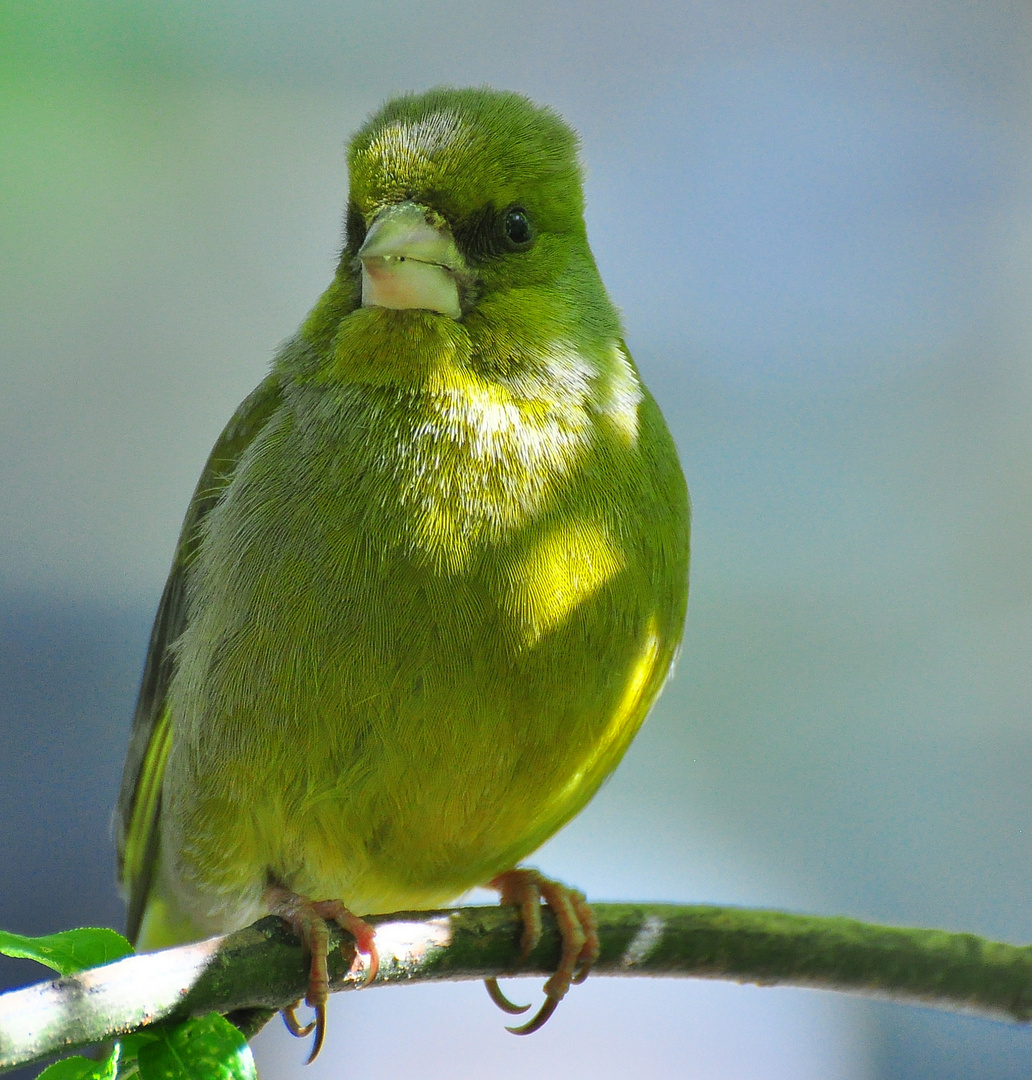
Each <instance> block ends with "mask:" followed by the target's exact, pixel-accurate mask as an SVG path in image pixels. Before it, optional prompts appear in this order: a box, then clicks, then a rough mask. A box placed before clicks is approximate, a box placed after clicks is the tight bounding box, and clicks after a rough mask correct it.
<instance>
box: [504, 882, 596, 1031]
mask: <svg viewBox="0 0 1032 1080" xmlns="http://www.w3.org/2000/svg"><path fill="white" fill-rule="evenodd" d="M488 887H489V888H492V889H497V890H498V891H499V893H501V902H502V903H503V904H513V905H515V906H516V907H518V908H519V909H520V916H521V917H522V919H523V935H522V937H521V938H520V958H521V959H523V960H526V958H527V957H528V956H529V955H530V954H531V952H532V951H533V949H534V946H535V945H537V943H538V941H539V940H540V939H541V903H542V901H544V903H546V904H547V905H548V906H549V907H550V908H551V909H552V913H553V914H554V915H555V919H556V922H557V923H558V925H559V934H560V937H561V938H562V954H561V955H560V958H559V967H558V968H557V969H556V972H555V974H554V975H552V977H551V978H550V979H549V980H548V982H546V983H545V1001H544V1004H543V1005H542V1006H541V1008H540V1009H538V1011H537V1013H535V1015H534V1017H533V1018H532V1019H530V1020H528V1021H527V1022H526V1023H525V1024H521V1025H519V1026H518V1027H511V1028H509V1029H508V1030H509V1031H511V1032H512V1033H513V1034H514V1035H530V1034H531V1032H534V1031H537V1030H538V1028H540V1027H542V1026H543V1025H544V1023H545V1021H546V1020H548V1018H549V1017H550V1016H551V1015H552V1013H554V1012H555V1009H556V1006H557V1005H558V1004H559V1002H560V1001H562V999H563V998H564V997H565V996H566V992H567V990H569V989H570V984H571V983H575V982H577V983H579V982H583V981H584V980H585V979H586V978H587V977H588V972H589V971H591V966H592V964H594V963H595V961H596V960H597V959H598V954H599V941H598V923H597V921H596V919H595V913H594V912H593V911H592V910H591V905H590V904H589V903H588V902H587V900H586V899H585V897H584V894H583V893H582V892H578V891H577V890H576V889H571V888H569V886H567V885H563V884H562V883H561V882H558V881H553V880H552V879H551V878H546V877H545V876H544V875H543V874H541V873H540V872H539V871H537V870H532V869H530V868H526V867H518V868H516V869H515V870H507V871H506V872H505V873H504V874H499V875H498V876H497V877H496V878H493V879H492V880H491V881H489V882H488ZM484 983H485V985H486V986H487V992H488V993H489V994H490V995H491V1000H492V1001H493V1002H494V1003H495V1004H496V1005H497V1006H498V1007H499V1008H500V1009H502V1010H503V1011H505V1012H507V1013H512V1014H516V1013H522V1012H526V1011H527V1009H528V1008H529V1007H530V1006H529V1005H514V1004H513V1003H512V1002H511V1001H509V999H508V998H507V997H506V996H505V995H504V994H503V993H502V991H501V990H500V989H499V986H498V980H497V979H485V980H484Z"/></svg>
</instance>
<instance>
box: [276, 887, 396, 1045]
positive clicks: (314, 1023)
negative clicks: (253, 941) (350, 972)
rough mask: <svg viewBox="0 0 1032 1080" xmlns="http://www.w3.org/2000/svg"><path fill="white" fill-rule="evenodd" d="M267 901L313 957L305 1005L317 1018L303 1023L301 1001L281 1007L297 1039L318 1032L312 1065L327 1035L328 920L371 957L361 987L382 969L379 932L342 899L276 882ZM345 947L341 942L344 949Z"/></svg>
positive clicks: (356, 948) (328, 980)
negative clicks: (305, 893)
mask: <svg viewBox="0 0 1032 1080" xmlns="http://www.w3.org/2000/svg"><path fill="white" fill-rule="evenodd" d="M265 902H266V904H267V905H268V908H269V911H270V912H271V913H272V914H273V915H278V916H279V917H280V918H281V919H283V920H285V921H286V923H287V924H288V925H289V926H290V928H291V929H292V930H293V931H294V933H296V934H297V935H298V937H300V938H301V943H302V945H303V946H304V949H305V952H307V953H308V955H309V957H310V959H309V968H308V991H307V993H306V994H305V1004H306V1005H308V1006H309V1007H310V1008H311V1009H313V1010H314V1011H315V1017H314V1018H313V1019H312V1020H311V1021H310V1022H309V1023H307V1024H304V1025H302V1024H300V1023H299V1022H298V1019H297V1007H298V1005H300V1004H301V1003H300V1002H299V1001H295V1002H294V1004H293V1005H289V1006H287V1008H285V1009H282V1010H280V1011H281V1013H282V1015H283V1022H284V1024H286V1026H287V1030H288V1031H289V1032H290V1034H291V1035H293V1036H295V1038H298V1039H302V1038H305V1037H307V1036H308V1035H311V1034H312V1032H315V1038H314V1039H313V1041H312V1052H311V1053H310V1054H309V1055H308V1061H307V1062H306V1064H309V1065H310V1064H311V1063H312V1062H313V1061H315V1059H316V1058H317V1057H318V1056H319V1051H320V1050H321V1049H322V1045H323V1040H324V1039H325V1037H326V1002H327V1000H328V999H329V996H330V978H329V971H328V969H327V958H328V956H329V947H330V928H329V925H328V922H330V921H332V922H335V923H336V924H337V925H338V926H339V927H340V928H341V929H342V930H346V931H347V932H348V933H349V934H351V935H352V936H353V937H354V939H355V952H356V953H361V954H362V955H364V956H367V957H368V964H367V965H366V970H365V976H364V978H363V979H362V982H361V984H360V989H361V988H362V987H366V986H368V985H369V984H370V983H371V982H372V981H373V979H375V978H376V973H377V971H378V970H379V968H380V954H379V953H378V952H377V949H376V942H375V941H374V937H375V934H376V931H375V930H374V928H373V927H372V926H370V924H369V923H367V922H366V921H365V920H364V919H360V918H359V917H358V916H357V915H354V914H352V913H351V912H350V911H349V910H348V909H347V908H346V907H345V906H344V904H343V903H341V901H339V900H309V899H307V898H306V897H304V896H299V895H298V894H297V893H294V892H291V891H290V890H289V889H287V888H284V887H283V886H280V885H274V886H271V887H270V888H269V889H268V890H267V891H266V893H265ZM344 947H345V945H344V943H343V942H342V943H341V948H342V949H343V948H344Z"/></svg>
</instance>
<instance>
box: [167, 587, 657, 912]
mask: <svg viewBox="0 0 1032 1080" xmlns="http://www.w3.org/2000/svg"><path fill="white" fill-rule="evenodd" d="M378 577H379V581H369V580H367V581H364V582H363V583H358V582H351V583H349V584H348V586H347V588H345V589H341V590H339V591H338V592H337V593H336V594H335V593H334V590H332V589H331V590H329V592H326V591H325V590H324V591H322V592H321V593H320V591H319V590H318V589H316V588H314V587H313V588H312V589H298V588H297V587H296V582H295V587H294V590H293V592H292V593H291V592H289V591H288V592H286V593H284V591H283V590H280V592H279V595H281V596H282V595H291V596H292V598H293V599H292V602H291V603H290V604H288V605H286V606H284V605H282V604H281V605H279V606H278V608H277V610H276V611H275V613H272V612H270V613H268V615H263V616H262V617H257V615H258V614H259V613H256V617H252V618H250V619H249V620H247V624H246V626H247V629H245V630H243V631H241V630H239V628H238V629H237V630H236V631H235V632H234V633H233V634H232V635H229V634H222V635H221V639H222V646H221V647H220V648H216V649H214V650H211V649H209V650H208V655H207V657H206V661H205V662H206V666H205V668H204V672H203V675H202V677H201V678H199V679H196V680H193V681H192V682H190V681H187V680H186V679H185V678H184V682H183V686H184V688H186V691H187V692H183V693H181V694H178V695H177V694H175V693H174V694H173V697H172V707H173V709H175V708H176V707H177V705H179V706H180V707H181V709H182V710H183V711H184V712H185V711H187V710H188V709H191V708H192V709H193V710H194V711H195V712H196V711H198V710H200V712H201V714H202V715H201V716H199V717H197V719H196V720H195V722H194V723H192V724H189V723H184V724H181V725H179V726H178V729H177V736H178V737H177V739H176V741H175V744H174V747H173V752H172V758H171V760H170V762H169V771H168V778H167V781H166V788H165V795H166V806H165V811H164V812H165V821H166V833H167V836H166V840H167V842H168V848H169V850H170V851H172V852H173V853H178V854H177V855H176V854H173V859H172V862H173V864H175V863H178V866H177V867H176V870H175V871H174V873H175V876H176V879H177V881H178V882H179V889H180V891H181V892H183V894H184V899H185V902H186V903H187V905H188V906H190V907H191V908H193V909H194V910H195V912H197V915H196V917H197V918H198V919H200V920H201V921H204V922H206V923H207V924H208V925H209V926H216V927H217V926H219V925H220V924H221V923H222V921H223V920H221V919H220V918H219V916H218V912H220V911H222V910H225V911H226V914H227V918H226V920H225V921H226V922H228V923H229V924H233V923H235V922H238V921H246V918H244V917H243V916H242V915H241V916H239V917H238V916H237V915H236V914H230V912H231V911H232V912H236V911H237V910H238V909H239V908H240V904H241V903H242V902H244V898H246V902H244V907H245V908H246V909H247V914H248V916H249V917H250V916H253V914H254V912H253V906H254V903H255V898H256V897H257V896H258V895H259V893H260V891H261V890H262V889H263V888H264V887H265V884H267V883H268V881H270V880H276V881H280V882H283V883H285V884H287V885H289V886H290V887H291V888H293V889H294V890H295V891H298V892H301V893H304V894H306V895H309V896H312V897H315V898H328V897H334V898H339V899H342V900H343V901H344V902H345V903H346V904H347V905H348V906H349V907H351V908H352V909H353V910H355V911H356V912H359V913H364V912H372V911H384V910H397V909H399V908H405V907H426V906H434V905H437V904H440V903H444V902H446V901H448V900H451V899H454V898H456V897H457V896H459V895H461V894H462V893H464V892H466V891H467V890H468V889H470V888H471V887H473V886H475V885H477V884H482V883H484V882H486V881H487V880H488V879H490V878H491V877H492V876H494V875H495V874H497V873H500V872H501V871H503V870H505V869H508V868H510V867H512V866H513V865H515V864H516V863H517V862H518V861H519V860H520V859H522V858H523V857H525V856H526V855H527V854H528V853H529V852H530V851H532V850H533V849H534V848H535V847H537V846H538V845H539V844H540V843H542V842H543V841H544V839H546V838H547V837H548V836H549V835H550V834H551V833H552V832H554V831H555V829H556V828H558V827H559V826H560V825H561V824H562V823H563V822H565V821H566V820H568V819H569V818H570V817H571V816H572V815H573V814H574V813H576V812H577V811H578V810H579V809H580V808H581V807H582V806H583V804H584V803H585V802H586V801H587V799H588V798H590V796H591V794H593V792H594V791H595V789H596V788H597V787H598V784H599V783H600V782H601V780H602V779H603V778H604V777H605V775H607V774H608V772H609V771H610V770H611V769H612V768H613V766H614V765H615V763H616V761H617V760H618V759H619V757H620V756H621V754H622V752H623V750H624V748H625V747H626V745H627V743H628V742H629V741H630V739H631V738H632V736H633V734H634V732H635V731H636V730H637V727H638V725H639V724H640V722H641V719H642V718H643V716H644V713H645V710H646V709H647V707H648V705H649V703H650V702H651V700H652V698H653V697H654V696H655V693H656V692H657V691H658V688H659V685H660V684H661V681H662V678H663V676H664V674H665V671H666V668H667V667H668V665H669V659H670V652H671V649H672V644H671V643H669V642H664V641H662V640H661V639H660V634H659V631H658V629H657V625H658V624H657V621H656V618H655V616H654V614H650V611H649V606H648V605H647V604H644V605H643V604H642V603H641V602H640V601H641V599H642V598H641V597H640V596H636V595H634V594H633V593H631V592H628V593H627V594H626V595H623V594H621V592H620V589H619V587H618V586H619V582H615V581H610V582H608V583H607V585H606V587H605V588H602V589H596V590H595V591H594V593H592V594H591V595H585V596H583V597H581V598H580V600H579V601H578V602H577V603H572V604H569V603H568V605H567V607H568V610H567V611H565V612H564V613H563V614H562V617H561V618H559V619H557V620H555V621H554V623H553V625H551V626H545V627H544V628H542V627H541V626H538V627H537V629H536V630H533V629H528V624H527V621H526V619H524V620H523V621H522V622H520V621H519V620H517V619H515V618H514V617H513V616H512V614H511V612H509V611H507V607H508V608H511V607H512V605H511V604H508V605H507V603H506V602H504V601H499V599H498V597H497V595H494V594H493V593H492V589H491V588H490V585H489V583H485V582H484V581H483V580H478V579H477V578H476V577H475V576H467V577H452V578H450V579H448V580H441V579H440V578H435V577H434V575H428V574H426V573H419V574H411V575H410V576H409V577H408V579H407V580H406V579H405V577H404V575H401V574H399V573H397V572H395V573H393V574H389V575H386V577H385V576H382V575H378ZM367 589H373V590H376V591H378V592H379V596H378V597H373V596H366V595H362V594H363V592H364V591H365V590H367ZM614 610H616V611H619V612H620V614H621V618H620V619H619V626H618V629H619V632H618V633H617V632H615V631H614V618H613V614H614ZM371 613H373V614H372V615H371ZM219 637H220V635H219V634H215V635H213V637H212V638H209V640H218V639H219ZM299 646H300V647H299ZM301 657H303V658H304V659H303V661H302V659H300V658H301ZM201 659H202V657H200V656H198V657H197V659H196V661H194V662H199V661H200V660H201ZM190 661H191V654H190V651H189V646H188V645H187V646H186V647H185V648H184V663H186V664H189V663H190ZM191 685H197V686H199V687H203V697H202V696H201V694H200V691H198V698H197V700H196V701H195V702H193V703H191V702H190V701H189V696H190V695H189V692H188V691H189V687H190V686H191ZM186 893H189V894H190V895H189V897H186V896H185V894H186ZM248 905H250V906H248ZM202 909H203V910H202Z"/></svg>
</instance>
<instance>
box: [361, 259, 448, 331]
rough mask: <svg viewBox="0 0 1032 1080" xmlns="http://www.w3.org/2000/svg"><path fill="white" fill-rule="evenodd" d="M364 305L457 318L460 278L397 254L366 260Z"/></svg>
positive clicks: (437, 267) (363, 283) (442, 267)
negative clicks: (438, 313)
mask: <svg viewBox="0 0 1032 1080" xmlns="http://www.w3.org/2000/svg"><path fill="white" fill-rule="evenodd" d="M362 306H363V307H385V308H396V309H401V310H406V309H412V308H422V309H425V310H427V311H439V312H441V314H443V315H450V316H451V318H453V319H457V318H458V317H459V316H460V315H461V314H462V308H461V307H460V306H459V285H458V281H457V280H456V278H455V275H454V274H453V273H452V272H451V271H450V270H449V269H447V268H446V267H444V266H439V265H438V264H436V263H426V262H420V261H419V260H417V259H406V258H397V257H384V258H369V259H363V260H362Z"/></svg>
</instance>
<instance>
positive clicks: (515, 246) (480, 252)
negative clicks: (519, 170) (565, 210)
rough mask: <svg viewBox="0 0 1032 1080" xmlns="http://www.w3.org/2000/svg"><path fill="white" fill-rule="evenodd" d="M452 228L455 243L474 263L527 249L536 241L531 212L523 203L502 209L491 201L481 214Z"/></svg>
mask: <svg viewBox="0 0 1032 1080" xmlns="http://www.w3.org/2000/svg"><path fill="white" fill-rule="evenodd" d="M515 218H518V221H515V220H514V219H515ZM513 226H516V235H513V228H512V227H513ZM452 231H453V234H454V236H455V242H456V243H457V244H458V245H459V247H460V248H461V250H462V253H463V255H465V256H466V258H467V260H468V261H469V262H470V263H478V262H483V261H484V260H486V259H492V258H497V257H498V256H499V255H508V254H510V253H511V252H514V251H526V250H527V248H529V247H530V246H531V245H532V244H533V242H534V229H533V226H532V224H531V219H530V215H529V214H528V212H527V211H526V210H525V209H524V208H523V207H522V206H507V207H505V209H504V210H501V211H499V210H497V209H496V208H495V207H494V206H493V205H491V204H488V205H487V206H486V207H484V209H483V210H481V211H480V212H479V213H478V214H475V215H473V216H472V217H469V218H467V219H466V220H465V221H462V222H459V223H457V224H456V226H455V227H454V228H453V230H452ZM517 237H521V239H517Z"/></svg>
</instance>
